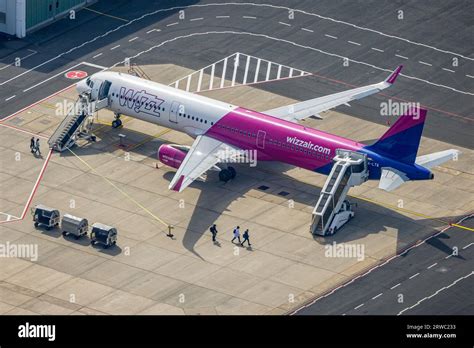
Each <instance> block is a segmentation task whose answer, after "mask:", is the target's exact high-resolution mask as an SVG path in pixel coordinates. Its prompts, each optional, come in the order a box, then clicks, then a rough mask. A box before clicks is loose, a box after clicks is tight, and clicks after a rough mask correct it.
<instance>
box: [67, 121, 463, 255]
mask: <svg viewBox="0 0 474 348" xmlns="http://www.w3.org/2000/svg"><path fill="white" fill-rule="evenodd" d="M118 133H122V134H125V135H126V136H127V138H130V139H133V137H137V133H139V132H137V131H131V130H128V129H127V128H121V129H118V130H114V129H109V131H106V132H104V133H103V134H101V137H102V141H103V142H101V141H98V142H97V143H89V144H88V145H85V146H82V147H77V148H75V150H73V151H74V152H75V153H76V154H77V155H78V156H90V155H95V154H99V153H103V152H104V151H105V152H107V151H109V152H113V151H116V150H117V149H118V147H117V144H118V141H119V140H118ZM142 136H143V137H145V138H146V137H148V135H146V134H143V133H142ZM110 140H112V143H110ZM369 141H371V140H369ZM369 141H367V142H369ZM164 143H166V141H162V140H160V139H154V140H152V141H150V142H148V143H147V144H143V145H141V146H139V147H136V148H133V149H132V150H130V151H131V153H132V156H133V154H134V153H135V154H137V155H141V156H146V157H148V158H152V159H154V160H156V150H157V149H158V147H159V146H160V145H161V144H164ZM61 156H64V157H68V156H73V155H72V154H71V153H70V152H69V151H65V152H63V153H61ZM156 161H157V160H156ZM233 166H234V167H235V168H236V169H237V173H238V174H237V178H236V179H235V180H234V181H230V182H228V183H223V182H219V180H218V174H217V172H213V171H209V172H208V173H207V180H206V182H203V181H194V182H193V183H192V184H191V187H194V188H197V189H199V190H200V194H199V197H198V199H197V202H195V205H196V209H195V210H194V211H193V213H192V215H191V218H190V220H189V223H188V224H187V226H186V227H185V233H184V235H183V241H182V243H183V246H184V247H185V248H186V249H187V250H188V251H190V252H191V253H193V254H194V255H196V256H198V257H199V258H201V259H203V258H202V256H201V255H199V253H197V252H196V250H195V246H196V244H197V242H198V241H199V240H200V238H201V237H202V236H203V235H204V234H205V233H209V234H210V232H209V227H210V226H211V225H212V224H213V223H215V221H216V220H217V219H218V218H219V217H220V216H221V215H222V213H223V212H225V211H226V210H227V209H228V207H229V205H230V204H231V203H232V202H233V201H235V200H236V199H238V198H242V197H244V196H245V194H246V193H247V192H248V191H249V190H251V189H257V190H258V188H259V186H261V185H262V183H263V182H265V183H266V184H269V185H272V184H273V183H275V185H277V186H278V187H282V190H284V191H286V192H287V193H288V194H289V196H288V198H291V199H293V200H294V201H295V202H296V203H300V204H303V205H306V206H314V205H315V204H316V201H317V199H318V197H319V193H320V187H317V186H315V185H311V184H307V183H305V182H302V181H299V180H297V179H295V178H293V177H291V176H290V175H288V174H286V172H287V171H288V170H291V169H294V168H295V167H293V166H291V165H288V164H285V163H281V162H262V161H260V162H259V165H258V168H250V167H248V166H245V165H240V164H233ZM307 173H308V175H319V174H317V173H311V172H309V171H307ZM174 174H175V171H174V170H173V169H171V168H170V170H169V171H168V172H166V173H165V174H163V178H164V180H167V181H171V179H172V178H173V176H174ZM236 183H238V185H236ZM209 185H212V186H213V187H212V188H210V187H209ZM216 190H217V192H216ZM262 192H265V193H266V194H272V195H278V193H277V192H272V191H271V190H268V191H262ZM349 196H350V192H349ZM349 199H350V200H351V201H352V202H355V203H357V205H358V208H357V210H358V211H359V213H358V214H361V213H362V211H364V212H365V213H368V214H370V213H372V214H378V216H382V217H390V218H382V219H374V221H371V222H370V223H368V224H367V225H364V226H360V225H357V222H358V219H357V216H356V217H355V219H353V220H352V221H351V222H350V223H348V224H347V225H345V226H344V227H343V228H342V229H341V230H340V231H338V233H337V234H336V235H334V236H332V237H324V238H323V237H320V236H313V239H314V240H315V241H316V242H317V243H320V244H323V245H325V244H330V243H333V242H334V241H336V242H337V243H347V242H350V241H352V240H355V239H359V238H363V237H364V236H366V235H369V234H376V233H379V232H384V231H387V230H389V229H396V230H398V231H399V236H400V234H404V237H405V238H406V237H407V236H406V235H405V234H409V232H410V231H405V230H403V228H404V227H403V226H406V224H407V223H415V220H414V219H411V218H409V217H407V216H405V215H402V214H399V213H398V212H397V211H395V210H392V209H388V208H386V207H383V206H381V205H377V204H374V203H370V202H367V201H363V200H359V199H357V198H354V197H350V198H349ZM203 209H205V214H204V213H203ZM249 209H251V207H249ZM457 218H459V217H458V216H450V217H444V218H442V220H444V221H446V222H451V221H454V220H456V219H457ZM416 223H417V227H418V228H419V227H420V224H422V225H428V226H430V227H431V228H429V230H430V231H431V233H428V232H427V233H426V235H430V234H432V233H434V231H435V230H434V228H436V227H441V226H444V225H443V224H442V223H441V222H439V221H433V220H428V219H424V220H423V219H421V220H420V219H418V220H416ZM352 224H354V225H352ZM309 226H310V221H308V235H310V231H309ZM351 226H355V227H357V228H356V230H357V231H358V233H357V234H354V233H353V231H354V228H351ZM218 228H219V226H218ZM251 232H252V233H253V232H257V231H251ZM224 233H228V234H229V236H230V233H231V231H219V237H221V238H222V236H223V235H224ZM442 238H443V237H442V235H439V236H437V237H436V238H432V239H430V240H429V244H430V245H431V246H433V247H435V248H437V249H439V250H440V251H442V252H443V253H446V254H451V253H452V249H451V248H450V247H449V246H448V245H446V244H445V243H444V242H443V241H442ZM399 249H400V246H399V245H398V244H397V250H399Z"/></svg>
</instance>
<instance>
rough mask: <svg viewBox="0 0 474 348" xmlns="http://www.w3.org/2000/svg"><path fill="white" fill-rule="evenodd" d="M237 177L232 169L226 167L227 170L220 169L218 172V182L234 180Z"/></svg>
mask: <svg viewBox="0 0 474 348" xmlns="http://www.w3.org/2000/svg"><path fill="white" fill-rule="evenodd" d="M236 175H237V172H236V170H235V168H234V167H230V166H229V167H227V169H222V170H221V171H220V172H219V180H220V181H223V182H227V181H229V180H231V179H234V178H235V177H236Z"/></svg>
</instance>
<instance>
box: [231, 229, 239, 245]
mask: <svg viewBox="0 0 474 348" xmlns="http://www.w3.org/2000/svg"><path fill="white" fill-rule="evenodd" d="M235 239H237V240H238V241H239V243H240V226H237V227H236V228H235V229H234V238H232V243H234V240H235Z"/></svg>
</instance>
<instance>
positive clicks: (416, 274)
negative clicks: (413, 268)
mask: <svg viewBox="0 0 474 348" xmlns="http://www.w3.org/2000/svg"><path fill="white" fill-rule="evenodd" d="M419 274H420V272H418V273H415V274H414V275H412V276H411V277H410V278H408V279H413V278H415V277H417V276H418V275H419Z"/></svg>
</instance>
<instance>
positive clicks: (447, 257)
mask: <svg viewBox="0 0 474 348" xmlns="http://www.w3.org/2000/svg"><path fill="white" fill-rule="evenodd" d="M451 256H453V254H449V255H448V256H446V257H445V258H444V259H445V260H446V259H449V258H450V257H451Z"/></svg>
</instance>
